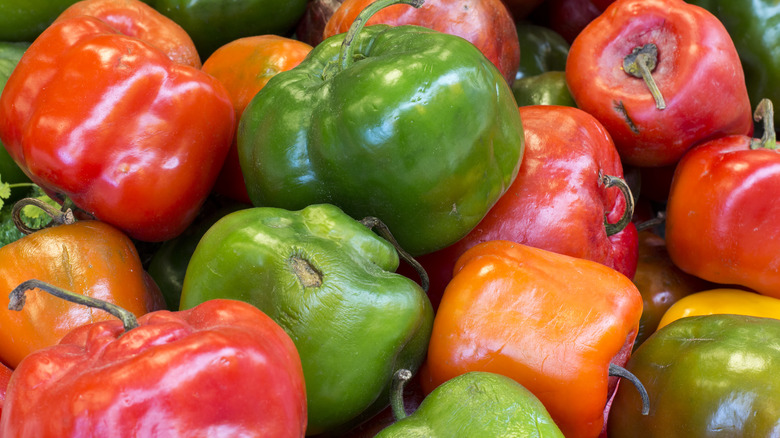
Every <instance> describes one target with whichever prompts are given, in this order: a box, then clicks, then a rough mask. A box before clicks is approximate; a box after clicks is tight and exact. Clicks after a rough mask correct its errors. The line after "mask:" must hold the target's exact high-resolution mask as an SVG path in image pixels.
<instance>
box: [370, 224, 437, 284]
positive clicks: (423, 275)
mask: <svg viewBox="0 0 780 438" xmlns="http://www.w3.org/2000/svg"><path fill="white" fill-rule="evenodd" d="M360 223H361V224H363V226H365V227H366V228H368V229H369V230H372V231H375V232H376V233H377V234H378V235H379V236H381V237H382V238H384V239H385V240H387V241H388V242H390V243H391V244H392V245H393V247H394V248H395V250H396V251H397V252H398V256H399V257H401V259H402V260H404V261H405V262H406V263H409V264H410V265H411V266H412V268H414V270H415V271H417V275H419V276H420V286H422V289H423V290H424V291H425V292H426V293H427V292H428V288H429V287H430V284H431V281H430V279H429V278H428V273H427V272H426V271H425V268H424V267H423V265H421V264H420V262H418V261H417V260H415V259H414V257H412V255H411V254H409V253H408V252H406V250H404V249H403V248H401V245H399V244H398V241H397V240H395V237H393V233H391V232H390V228H388V227H387V225H386V224H385V223H384V222H382V221H381V220H379V218H376V217H374V216H368V217H364V218H363V219H361V220H360Z"/></svg>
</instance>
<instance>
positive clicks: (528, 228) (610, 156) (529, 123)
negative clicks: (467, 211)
mask: <svg viewBox="0 0 780 438" xmlns="http://www.w3.org/2000/svg"><path fill="white" fill-rule="evenodd" d="M520 118H521V120H522V121H523V130H524V132H525V152H524V155H523V161H522V163H521V164H520V171H519V172H518V175H517V178H515V180H514V182H513V183H512V185H511V186H510V187H509V190H508V191H507V192H506V193H505V194H504V195H503V196H502V197H501V198H500V199H499V200H498V202H497V203H496V204H495V205H494V206H493V208H492V209H491V210H490V211H489V212H488V214H487V216H485V218H484V219H482V221H481V222H480V223H479V224H478V225H477V226H476V227H475V228H474V229H473V230H472V231H471V232H470V233H469V234H468V235H466V236H465V237H464V238H462V239H461V240H459V241H458V242H456V243H455V244H453V245H451V246H449V247H447V248H444V249H442V250H439V251H437V252H435V253H432V254H428V255H424V256H421V257H418V259H417V260H418V261H419V262H420V263H421V264H422V265H423V266H424V267H425V269H426V271H428V274H429V276H430V282H431V283H430V284H431V286H430V289H429V296H430V297H431V299H432V302H434V303H437V302H438V300H437V298H438V297H440V296H441V293H442V292H443V291H444V288H445V287H446V286H447V283H448V282H449V281H450V279H451V278H452V272H453V268H454V266H455V261H456V260H457V259H458V257H460V255H461V254H463V253H464V252H465V251H466V250H467V249H469V248H471V247H473V246H475V245H477V244H479V243H482V242H486V241H489V240H510V241H513V242H518V243H522V244H525V245H529V246H533V247H536V248H542V249H546V250H548V251H553V252H557V253H560V254H566V255H569V256H572V257H580V258H585V259H589V260H593V261H596V262H599V263H602V264H604V265H606V266H609V267H610V268H614V269H616V270H617V271H619V272H621V273H622V274H624V275H625V276H627V277H629V278H631V277H633V276H634V272H635V271H636V264H637V258H638V246H639V242H638V238H637V231H636V226H635V225H634V224H633V223H630V219H631V214H632V212H633V201H630V202H631V205H630V206H629V207H628V208H627V206H626V204H627V202H626V197H625V195H623V194H621V192H620V190H619V189H618V188H615V187H608V186H607V185H606V184H605V183H604V181H603V179H602V177H604V176H606V175H609V176H612V177H616V178H623V168H622V165H621V162H620V157H619V156H618V153H617V150H616V149H615V146H614V144H613V143H612V140H611V139H610V137H609V134H608V133H607V131H606V130H605V129H604V127H603V126H602V125H601V124H600V123H599V122H598V121H597V120H596V119H595V118H593V116H591V115H589V114H588V113H586V112H584V111H582V110H579V109H577V108H571V107H562V106H552V105H543V106H542V105H539V106H526V107H521V108H520ZM626 189H627V188H626ZM629 195H630V192H629ZM621 220H622V221H623V222H622V223H621V224H620V225H619V226H618V228H617V229H613V228H614V227H615V225H614V223H617V222H620V221H621ZM626 221H628V222H626ZM605 223H609V224H610V225H609V226H607V225H606V224H605Z"/></svg>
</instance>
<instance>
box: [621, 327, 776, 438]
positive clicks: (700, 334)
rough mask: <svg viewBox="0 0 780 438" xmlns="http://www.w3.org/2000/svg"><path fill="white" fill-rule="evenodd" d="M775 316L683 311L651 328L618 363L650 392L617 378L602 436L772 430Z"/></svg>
mask: <svg viewBox="0 0 780 438" xmlns="http://www.w3.org/2000/svg"><path fill="white" fill-rule="evenodd" d="M777 339H780V321H778V320H776V319H772V318H758V317H752V316H744V315H706V316H692V317H689V318H683V319H680V320H678V321H675V322H673V323H672V324H669V325H668V326H666V327H664V328H662V329H660V330H658V331H657V332H656V333H655V334H654V335H653V336H651V337H650V338H649V339H648V340H647V341H645V343H643V344H642V345H641V346H640V347H639V348H638V349H637V350H636V352H634V354H633V355H632V356H631V359H630V360H629V361H628V363H627V364H626V368H627V369H628V370H629V371H630V372H632V373H633V374H634V375H635V376H636V377H637V378H639V380H641V381H642V382H643V383H644V385H645V388H646V389H647V392H648V394H649V396H650V413H649V415H646V416H643V415H640V414H639V412H638V407H639V406H640V405H641V402H640V400H639V397H638V396H637V394H636V391H632V389H633V388H631V386H630V385H623V384H621V385H620V386H619V387H618V391H617V395H616V396H615V399H614V400H613V402H612V409H611V411H610V416H609V421H608V427H607V435H608V436H609V437H610V438H691V437H767V438H768V437H774V436H777V431H778V430H780V417H778V411H780V396H778V394H780V384H778V381H777V370H778V369H780V343H778V342H777Z"/></svg>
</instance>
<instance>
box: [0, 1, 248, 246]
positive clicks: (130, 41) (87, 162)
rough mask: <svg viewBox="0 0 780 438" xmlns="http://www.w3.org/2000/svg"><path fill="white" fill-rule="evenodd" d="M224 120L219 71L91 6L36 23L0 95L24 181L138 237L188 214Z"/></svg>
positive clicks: (228, 126)
mask: <svg viewBox="0 0 780 438" xmlns="http://www.w3.org/2000/svg"><path fill="white" fill-rule="evenodd" d="M234 129H235V127H234V113H233V106H232V104H231V103H230V99H229V97H228V95H227V92H226V91H225V88H224V86H223V85H222V84H221V83H219V81H217V80H216V79H215V78H213V77H211V76H209V75H207V74H206V73H203V72H202V71H200V70H197V69H194V68H192V67H189V66H185V65H183V64H178V63H175V62H173V61H171V60H170V59H168V58H167V56H166V55H165V54H164V53H163V52H161V51H159V50H157V49H156V48H154V47H152V46H151V45H150V44H148V43H146V42H144V41H143V40H140V39H137V38H133V37H129V36H126V35H122V34H120V33H118V32H117V30H115V29H114V28H113V27H112V26H111V25H109V24H108V23H106V22H104V21H101V20H99V19H97V18H95V17H91V16H83V15H82V16H79V17H75V18H70V19H63V20H61V21H57V22H55V23H54V24H52V25H51V26H50V27H49V28H47V29H46V31H45V32H44V33H43V34H41V36H40V37H38V39H36V40H35V42H34V43H33V44H32V45H31V46H30V48H29V49H27V51H26V52H25V54H24V56H23V57H22V59H21V61H20V62H19V64H18V65H17V67H16V69H15V70H14V72H13V73H12V74H11V77H10V78H9V79H8V83H7V84H6V86H5V89H4V90H3V94H2V97H0V139H2V142H3V144H4V145H5V147H6V149H7V150H8V152H9V153H10V155H11V157H12V158H13V159H14V161H15V162H16V163H17V164H18V165H19V166H20V167H21V168H22V169H23V170H24V171H25V173H27V175H28V176H29V177H30V178H31V179H32V181H33V182H35V183H36V184H38V185H39V186H41V187H42V188H43V189H44V190H46V191H47V192H49V193H52V197H53V198H54V199H57V200H61V199H62V198H63V197H67V198H69V199H70V200H71V201H72V202H73V203H75V205H76V206H77V207H79V209H80V210H83V211H84V212H85V213H86V214H87V215H90V216H93V217H95V218H97V219H99V220H101V221H104V222H108V223H110V224H112V225H114V226H116V227H117V228H119V229H120V230H122V231H123V232H125V233H127V234H128V235H130V236H131V237H133V238H135V239H138V240H144V241H162V240H167V239H170V238H173V237H175V236H176V235H178V234H179V233H181V232H182V231H184V229H185V228H187V226H188V225H189V224H190V223H191V222H192V220H193V219H194V218H195V216H196V215H197V213H198V209H199V208H200V206H201V204H202V203H203V201H204V200H205V198H206V196H207V195H208V194H209V193H210V191H211V188H212V186H213V184H214V181H215V180H216V177H217V174H218V173H219V170H220V168H221V166H222V163H223V162H224V159H225V156H226V154H227V152H228V149H229V148H230V142H231V140H232V136H233V133H234Z"/></svg>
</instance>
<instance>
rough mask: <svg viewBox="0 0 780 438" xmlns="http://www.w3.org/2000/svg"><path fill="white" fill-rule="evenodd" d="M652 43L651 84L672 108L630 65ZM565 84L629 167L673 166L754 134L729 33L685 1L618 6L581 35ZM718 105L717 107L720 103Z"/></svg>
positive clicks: (624, 0)
mask: <svg viewBox="0 0 780 438" xmlns="http://www.w3.org/2000/svg"><path fill="white" fill-rule="evenodd" d="M649 44H654V45H655V46H656V48H657V52H658V55H657V64H656V66H655V68H654V69H652V72H651V74H652V77H653V78H654V80H655V83H656V84H657V85H658V88H659V89H660V91H661V94H662V96H663V99H664V101H665V104H666V107H665V108H664V109H659V108H658V107H657V103H656V101H655V100H654V98H653V96H652V95H651V93H650V91H649V89H648V86H647V84H646V83H645V81H643V80H642V79H641V78H639V77H634V76H631V75H630V74H628V73H627V71H628V70H627V69H626V68H625V67H624V58H625V57H626V56H627V55H629V54H631V53H632V51H633V50H634V49H636V48H638V47H643V46H646V45H649ZM566 80H567V82H568V84H569V88H570V89H571V93H572V96H573V97H574V100H575V102H577V106H578V107H579V108H582V109H583V110H585V111H587V112H588V113H590V114H593V115H594V116H595V117H596V118H597V119H598V120H599V121H600V122H601V123H602V124H603V125H604V127H606V128H607V131H609V133H610V135H611V136H612V138H613V140H614V141H615V146H616V147H617V148H618V151H619V152H620V156H621V158H622V159H623V161H624V162H625V163H626V164H630V165H634V166H638V167H656V166H665V165H671V164H674V163H676V162H677V161H679V159H680V158H681V157H682V155H683V154H684V153H685V151H687V150H688V149H689V148H690V147H692V146H693V145H695V144H697V143H701V142H704V141H707V140H711V139H714V138H718V137H722V136H725V135H731V134H741V135H750V133H752V130H753V122H752V120H751V112H752V110H751V106H750V101H749V99H748V94H747V88H746V86H745V78H744V74H743V71H742V65H741V63H740V61H739V57H738V55H737V50H736V48H735V47H734V43H733V41H732V40H731V37H730V36H729V34H728V32H727V31H726V29H725V28H724V27H723V24H721V22H720V21H718V19H717V18H716V17H715V16H714V15H712V14H711V13H709V12H708V11H707V10H705V9H703V8H700V7H698V6H695V5H690V4H687V3H685V2H684V1H682V0H617V1H615V2H614V3H612V4H611V5H610V6H609V8H608V9H607V10H606V11H605V12H604V13H602V14H601V15H599V16H598V17H597V18H596V19H594V20H593V21H592V22H591V23H590V24H589V25H588V26H587V27H585V29H583V30H582V32H580V34H579V35H578V36H577V38H576V39H575V40H574V42H573V43H572V46H571V49H570V50H569V58H568V60H567V65H566ZM715 102H717V103H715Z"/></svg>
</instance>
